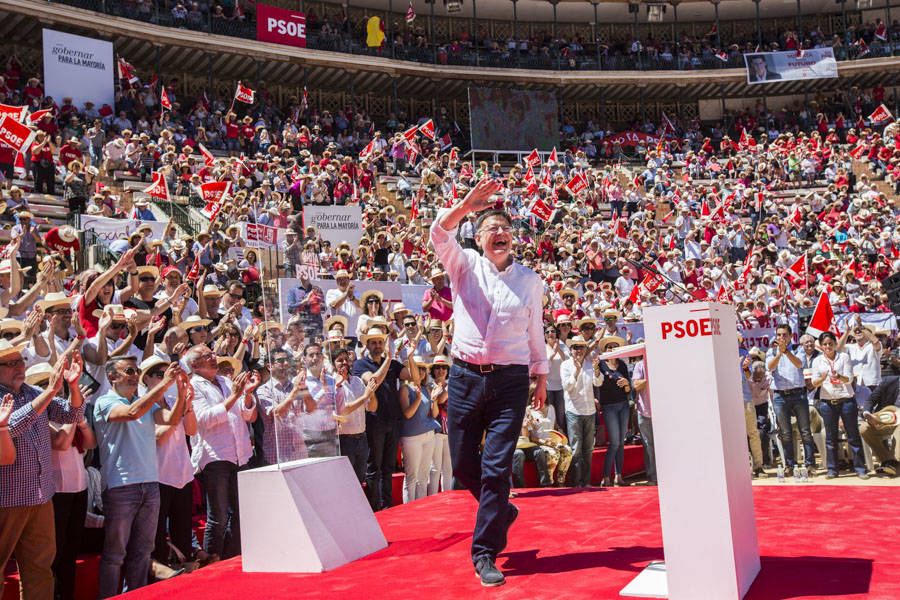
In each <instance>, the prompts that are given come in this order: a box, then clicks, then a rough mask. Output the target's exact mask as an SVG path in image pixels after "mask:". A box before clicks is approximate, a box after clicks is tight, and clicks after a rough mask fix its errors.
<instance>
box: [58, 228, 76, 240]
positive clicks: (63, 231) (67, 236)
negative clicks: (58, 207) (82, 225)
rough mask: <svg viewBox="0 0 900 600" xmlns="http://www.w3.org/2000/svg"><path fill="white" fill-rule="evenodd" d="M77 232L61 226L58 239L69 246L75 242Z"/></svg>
mask: <svg viewBox="0 0 900 600" xmlns="http://www.w3.org/2000/svg"><path fill="white" fill-rule="evenodd" d="M77 234H78V232H76V231H75V228H74V227H72V226H71V225H63V226H62V227H60V228H59V239H61V240H62V241H64V242H66V243H67V244H71V243H72V242H74V241H75V238H76V236H77Z"/></svg>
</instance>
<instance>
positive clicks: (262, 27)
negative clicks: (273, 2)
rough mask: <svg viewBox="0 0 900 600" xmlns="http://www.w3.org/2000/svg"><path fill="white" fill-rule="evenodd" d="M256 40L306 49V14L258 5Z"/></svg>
mask: <svg viewBox="0 0 900 600" xmlns="http://www.w3.org/2000/svg"><path fill="white" fill-rule="evenodd" d="M256 39H258V40H259V41H261V42H272V43H273V44H284V45H286V46H297V47H298V48H306V14H305V13H302V12H298V11H296V10H285V9H283V8H275V7H274V6H266V5H265V4H257V5H256Z"/></svg>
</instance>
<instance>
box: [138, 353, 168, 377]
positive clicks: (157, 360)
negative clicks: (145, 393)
mask: <svg viewBox="0 0 900 600" xmlns="http://www.w3.org/2000/svg"><path fill="white" fill-rule="evenodd" d="M170 364H172V363H171V362H169V361H167V360H165V359H163V358H161V357H159V356H156V355H154V356H151V357H150V358H148V359H146V360H144V361H142V362H141V364H139V365H138V370H139V371H140V372H141V376H142V377H143V375H144V373H146V372H147V371H149V370H150V369H152V368H153V367H155V366H157V365H166V366H167V367H168V366H169V365H170Z"/></svg>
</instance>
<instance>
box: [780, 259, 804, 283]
mask: <svg viewBox="0 0 900 600" xmlns="http://www.w3.org/2000/svg"><path fill="white" fill-rule="evenodd" d="M784 272H785V274H787V275H791V276H793V277H799V278H802V279H804V280H805V279H806V273H807V267H806V254H805V253H804V254H802V255H801V256H800V258H798V259H797V260H795V261H794V264H792V265H791V266H789V267H788V268H787V269H785V270H784Z"/></svg>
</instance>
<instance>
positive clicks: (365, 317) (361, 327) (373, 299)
mask: <svg viewBox="0 0 900 600" xmlns="http://www.w3.org/2000/svg"><path fill="white" fill-rule="evenodd" d="M383 300H384V295H382V293H381V292H379V291H378V290H366V291H365V292H363V294H362V296H360V298H359V304H360V306H362V314H361V315H359V320H358V321H357V322H356V338H357V339H362V337H363V336H364V335H365V334H366V333H367V332H368V331H369V329H370V328H371V327H372V321H383V320H386V318H385V316H384V307H383V305H382V301H383Z"/></svg>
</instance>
